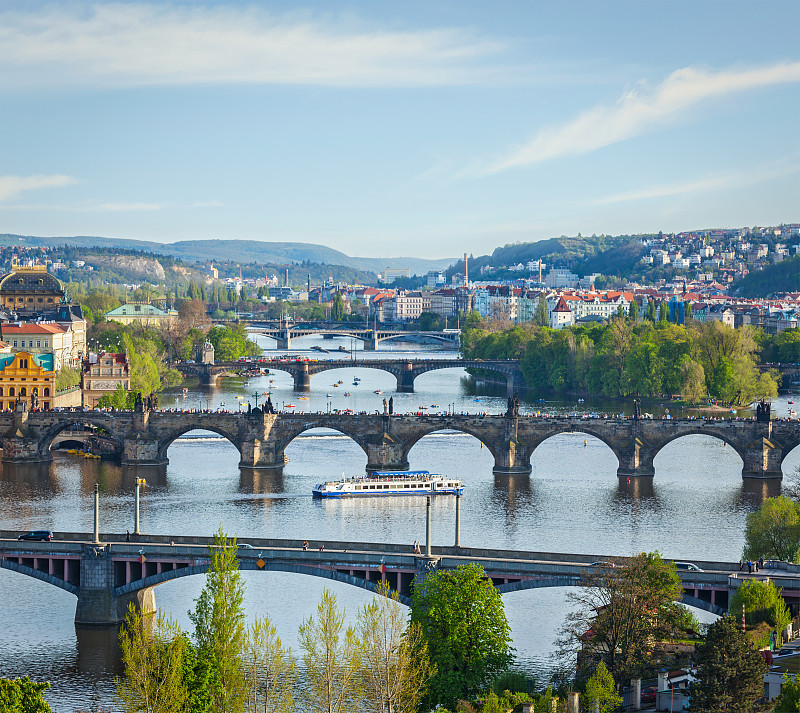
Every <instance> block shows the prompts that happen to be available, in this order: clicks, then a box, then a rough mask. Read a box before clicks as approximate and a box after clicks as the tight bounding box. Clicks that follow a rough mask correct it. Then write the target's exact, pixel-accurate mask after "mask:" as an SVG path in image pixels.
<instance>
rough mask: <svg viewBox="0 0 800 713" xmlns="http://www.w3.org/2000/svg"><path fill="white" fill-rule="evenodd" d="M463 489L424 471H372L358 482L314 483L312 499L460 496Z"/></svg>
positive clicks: (447, 479) (441, 477) (459, 484)
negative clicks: (384, 496)
mask: <svg viewBox="0 0 800 713" xmlns="http://www.w3.org/2000/svg"><path fill="white" fill-rule="evenodd" d="M463 492H464V485H463V484H462V483H461V481H460V480H456V479H455V478H446V477H445V476H443V475H437V474H436V473H429V472H428V471H427V470H409V471H397V470H375V471H372V472H371V473H370V474H369V475H365V476H362V477H360V478H342V479H341V480H334V481H328V482H327V483H318V484H317V485H315V486H314V488H313V490H312V493H313V495H314V497H315V498H349V497H370V496H378V495H461V494H462V493H463Z"/></svg>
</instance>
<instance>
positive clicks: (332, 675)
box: [298, 589, 362, 713]
mask: <svg viewBox="0 0 800 713" xmlns="http://www.w3.org/2000/svg"><path fill="white" fill-rule="evenodd" d="M298 642H299V644H300V648H301V649H302V650H303V652H304V653H303V662H304V663H305V666H306V687H305V691H304V693H305V695H306V697H307V699H308V704H309V706H310V707H311V709H312V710H314V711H317V712H318V713H349V712H350V711H353V710H357V709H358V706H359V703H360V701H361V684H362V681H361V678H362V676H361V673H362V672H361V661H362V653H361V642H360V641H359V640H358V636H357V635H356V630H355V628H353V627H352V626H348V627H347V628H346V629H345V626H344V612H343V611H340V610H339V608H338V607H337V605H336V597H335V596H334V594H333V593H332V592H331V591H330V590H328V589H326V590H325V591H323V592H322V599H321V600H320V603H319V605H318V606H317V618H316V619H315V618H314V617H313V616H310V617H309V618H308V619H307V620H306V621H304V622H303V624H302V625H301V626H300V632H299V636H298Z"/></svg>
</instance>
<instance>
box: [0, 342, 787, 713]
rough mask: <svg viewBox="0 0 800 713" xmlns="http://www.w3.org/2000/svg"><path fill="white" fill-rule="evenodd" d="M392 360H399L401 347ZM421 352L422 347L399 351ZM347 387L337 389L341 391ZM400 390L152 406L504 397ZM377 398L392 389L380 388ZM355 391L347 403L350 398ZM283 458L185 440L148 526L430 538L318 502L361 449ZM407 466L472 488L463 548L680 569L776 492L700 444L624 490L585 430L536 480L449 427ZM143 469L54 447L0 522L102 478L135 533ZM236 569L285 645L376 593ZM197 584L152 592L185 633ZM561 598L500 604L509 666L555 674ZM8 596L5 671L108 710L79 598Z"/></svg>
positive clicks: (66, 514)
mask: <svg viewBox="0 0 800 713" xmlns="http://www.w3.org/2000/svg"><path fill="white" fill-rule="evenodd" d="M349 341H350V340H342V341H341V342H339V341H336V340H334V341H333V342H331V341H329V340H325V341H322V340H319V341H314V340H312V339H309V340H306V341H305V342H301V340H297V343H296V345H295V348H294V349H293V350H292V352H293V353H297V352H299V351H300V349H301V348H302V346H303V344H304V343H305V345H306V346H309V345H311V344H314V343H316V344H320V345H321V346H324V347H326V348H330V347H331V346H332V345H333V347H334V348H335V347H336V346H337V345H338V344H339V343H342V344H345V346H348V347H349V346H350V344H349ZM264 344H269V340H264ZM401 354H402V355H403V356H405V355H406V353H401V352H399V351H398V353H397V355H401ZM414 354H419V350H417V351H415V352H413V353H410V354H408V355H410V356H413V355H414ZM444 354H447V353H444ZM367 356H373V355H367ZM374 356H375V357H380V356H383V354H382V353H381V352H379V353H377V354H374ZM324 357H325V355H321V356H320V358H324ZM330 357H338V355H335V354H331V355H330ZM354 373H356V375H358V376H360V377H361V383H360V385H359V386H353V384H352V381H353V378H352V377H353V375H354ZM270 379H272V383H270ZM339 379H341V380H342V381H343V382H344V383H343V384H341V385H339V386H338V387H337V388H334V387H333V384H334V383H335V382H336V381H338V380H339ZM394 387H395V381H394V377H392V376H391V375H390V374H386V373H383V372H380V371H376V370H370V369H362V370H359V371H358V372H354V371H352V370H346V371H332V372H325V373H323V374H319V375H317V376H314V377H312V393H310V394H308V396H309V398H308V400H301V399H298V398H297V396H298V395H296V394H294V393H293V392H292V390H291V389H292V382H291V378H290V377H289V376H288V375H285V374H280V373H279V374H278V375H277V376H274V377H269V378H267V377H259V378H256V379H253V380H251V381H250V382H249V383H244V382H243V381H242V380H241V379H225V380H223V381H222V382H221V384H220V387H219V388H217V389H213V390H211V389H209V390H205V391H202V390H200V389H199V388H196V389H191V393H190V394H189V395H187V396H186V397H182V396H180V395H178V394H172V395H166V396H165V397H164V398H163V399H162V405H164V406H172V405H178V406H183V407H186V408H190V407H202V408H206V407H207V405H208V404H209V403H210V404H211V406H212V407H215V406H217V405H219V404H220V403H224V404H225V405H226V408H228V409H231V410H236V408H238V403H239V402H242V403H245V404H246V400H247V399H248V398H249V399H250V400H251V401H252V400H253V399H254V396H253V394H256V393H257V394H258V395H259V401H261V400H262V399H263V394H264V393H265V392H269V391H271V392H272V399H273V402H274V403H276V404H277V405H281V404H282V403H292V404H294V405H295V406H296V409H297V410H298V411H301V410H313V411H316V410H321V411H324V410H325V409H326V408H327V407H328V404H329V403H330V404H331V405H332V407H333V408H345V407H347V408H353V409H355V410H367V411H372V410H375V409H380V408H381V400H382V399H383V397H384V396H387V397H388V396H389V395H394V398H395V409H396V410H397V411H399V412H402V411H405V410H417V409H418V408H419V407H421V406H426V407H428V408H429V409H430V410H437V409H441V410H444V409H446V408H448V404H455V409H456V410H457V411H472V412H475V411H487V412H492V413H495V412H499V411H502V410H504V409H505V403H506V397H505V393H498V392H496V391H495V392H488V393H486V392H485V390H484V393H482V394H479V395H476V394H475V393H473V391H474V389H473V388H471V387H470V386H469V384H468V383H467V382H466V380H465V379H464V373H463V372H461V371H459V370H452V371H451V370H447V371H437V372H431V373H428V374H425V375H423V376H421V377H420V378H418V379H417V381H416V389H417V393H415V394H394V393H393V389H394ZM375 390H383V391H384V392H385V393H384V394H383V395H377V394H374V393H373V391H375ZM348 392H349V393H350V396H345V393H348ZM328 393H330V394H331V395H332V396H331V398H327V396H326V394H328ZM236 396H240V397H242V398H241V399H237V398H236ZM790 398H791V397H790ZM580 406H581V408H584V407H585V409H586V410H588V411H592V410H604V409H606V410H609V411H618V410H620V407H619V404H613V403H611V404H609V403H595V404H581V405H580ZM544 408H546V409H547V410H549V411H554V412H564V411H572V410H575V409H576V408H578V405H577V404H575V403H560V404H559V403H550V404H547V405H546V406H545V405H542V404H528V405H524V406H523V410H540V409H544ZM777 409H778V413H779V414H784V413H786V412H787V410H788V405H787V400H786V398H784V399H783V400H782V401H780V402H779V403H778V405H777ZM584 441H586V443H585V444H584ZM286 453H287V455H288V457H289V459H290V460H289V463H288V464H287V465H286V467H285V468H284V469H283V472H277V471H246V470H240V469H239V468H238V467H237V463H238V453H237V451H236V449H235V448H234V447H233V446H232V445H231V444H229V443H228V442H227V441H225V440H224V439H222V438H220V437H218V436H217V435H216V434H209V433H202V432H192V433H189V434H187V437H185V438H181V439H179V440H178V441H176V442H175V443H174V444H173V445H172V446H171V447H170V449H169V458H170V463H169V465H168V466H167V467H166V468H163V469H151V470H149V471H148V472H147V473H146V477H147V480H148V487H147V489H146V493H145V495H144V496H143V499H142V523H143V529H144V530H145V531H148V532H152V533H167V534H168V533H191V534H205V535H209V534H211V533H212V532H213V531H215V530H216V529H217V528H218V527H219V525H222V526H223V528H224V529H225V530H226V531H227V532H228V533H230V534H235V535H240V536H246V537H296V538H305V539H337V540H341V539H345V540H346V539H349V538H352V539H353V540H354V541H380V540H385V541H389V542H407V543H411V542H413V541H414V540H421V539H424V534H425V521H424V518H425V505H424V502H423V501H422V500H420V499H416V498H415V499H409V500H404V499H386V500H385V501H382V502H379V501H370V502H365V501H359V500H355V501H314V500H312V498H311V487H312V485H313V484H314V483H316V482H318V481H319V480H321V479H323V478H328V477H334V476H339V475H341V473H343V472H345V473H348V474H353V473H360V472H363V469H364V467H365V465H366V455H365V454H364V453H363V451H362V450H361V449H360V448H359V447H358V446H357V445H356V444H355V443H354V442H352V441H351V440H350V439H348V438H347V437H345V436H342V435H340V434H337V433H336V432H332V431H321V430H320V431H313V432H308V433H307V434H306V435H304V436H302V437H300V438H298V439H296V440H295V441H294V442H293V443H292V444H291V445H290V446H289V447H288V448H287V450H286ZM410 461H411V467H412V468H420V469H427V470H431V471H436V472H440V473H443V474H447V475H451V476H454V477H459V478H461V479H462V480H464V481H465V483H466V485H467V495H466V497H465V499H464V500H463V503H462V505H463V507H462V543H463V544H464V545H467V546H471V545H472V546H494V547H509V548H519V549H534V550H554V551H560V552H577V553H584V552H585V553H598V554H599V553H602V554H608V555H612V554H616V555H628V554H633V553H636V552H639V551H642V550H654V549H658V550H660V551H661V552H662V553H664V554H665V555H667V556H672V557H676V558H680V559H689V560H690V559H692V558H697V559H710V558H714V559H724V558H729V559H734V560H735V559H737V558H738V557H739V555H740V552H741V547H742V544H743V537H742V531H743V527H744V519H745V516H746V515H747V513H749V512H751V511H752V510H753V509H755V508H757V507H758V505H759V503H760V502H761V500H762V499H763V498H764V497H766V496H770V495H775V494H777V493H778V492H779V488H780V486H779V485H776V484H774V483H753V482H743V481H742V478H741V460H740V459H739V456H737V455H736V453H735V452H734V451H733V450H732V449H730V448H725V447H724V446H723V444H722V443H721V442H719V441H716V440H714V439H711V438H707V437H703V436H694V437H687V438H684V439H680V440H678V441H674V442H673V443H671V444H670V445H669V446H667V447H666V448H665V449H664V450H663V451H662V452H661V453H659V455H658V456H657V458H656V476H655V478H654V479H653V480H652V481H647V480H644V481H641V482H639V481H633V482H631V483H628V482H627V481H626V480H619V479H618V478H617V477H616V467H617V464H616V459H615V457H614V456H613V454H612V453H611V451H610V450H608V448H607V447H606V446H605V445H604V444H602V443H601V442H600V441H597V440H595V439H593V438H591V437H586V436H584V435H582V434H563V435H559V436H555V437H553V438H551V439H549V440H547V441H545V442H544V443H543V444H542V445H541V446H540V447H539V448H538V449H537V450H536V452H535V453H534V455H533V458H532V463H533V472H532V474H531V475H530V477H524V478H508V477H499V476H498V477H496V476H494V475H493V474H492V465H493V459H492V457H491V455H490V454H489V452H488V451H487V450H486V449H483V448H481V444H480V442H479V441H478V440H477V439H475V438H473V437H471V436H468V435H462V434H457V433H447V432H444V433H437V434H432V435H430V436H427V437H425V438H423V439H422V440H420V441H419V443H417V444H416V445H415V446H414V448H413V449H412V450H411V453H410ZM798 463H800V449H797V451H795V452H794V453H793V454H791V455H790V456H789V458H787V460H786V461H785V463H784V472H789V471H790V470H793V469H794V468H796V467H797V466H798ZM137 475H141V472H139V473H134V472H132V471H131V470H129V469H123V468H121V467H119V466H116V465H114V464H111V463H105V462H98V461H91V460H89V461H87V460H83V459H79V458H75V457H72V456H68V455H66V454H61V453H58V454H56V456H55V459H54V462H53V463H52V464H51V465H49V466H45V467H35V468H30V467H28V468H20V467H17V468H12V467H10V466H7V467H4V468H3V469H2V472H0V527H2V528H6V529H12V528H13V529H19V530H25V529H38V528H51V529H54V530H76V529H77V530H83V531H86V532H89V531H91V528H92V492H93V488H94V484H95V483H96V482H97V483H99V484H100V492H101V529H107V530H117V531H120V530H124V529H126V528H130V529H132V526H133V483H134V479H135V477H137ZM454 514H455V511H454V503H453V501H452V499H448V498H441V499H435V500H434V503H433V517H434V526H433V530H434V542H435V543H440V544H449V543H451V542H452V539H453V534H454ZM244 576H245V580H246V582H247V597H246V605H247V612H248V615H249V616H251V617H252V616H256V615H259V616H261V615H264V614H269V615H270V617H272V619H273V622H274V623H275V624H276V626H277V628H278V630H279V633H280V635H281V637H282V638H283V639H284V640H285V641H287V642H289V643H290V644H292V645H294V644H295V643H296V633H297V627H298V626H299V624H300V623H301V621H302V620H303V619H304V618H306V617H308V616H309V615H310V614H311V613H312V611H313V610H314V608H315V607H316V604H317V602H318V600H319V596H320V594H321V592H322V589H323V587H324V586H329V587H331V588H332V589H333V591H334V592H335V594H336V596H337V598H338V600H339V602H340V604H341V605H343V606H344V607H346V609H347V611H348V613H349V615H350V616H352V617H355V614H356V612H357V611H358V608H359V607H360V606H362V605H363V604H364V603H365V602H366V601H368V598H369V595H368V594H367V593H365V592H364V591H362V590H360V589H356V588H353V587H349V586H348V585H344V584H339V583H335V582H333V583H331V582H327V581H323V580H318V579H316V578H313V577H304V576H301V575H292V574H285V573H272V572H268V573H255V572H251V573H245V575H244ZM202 585H203V578H202V577H191V578H187V579H183V580H180V581H178V582H173V583H169V584H164V585H161V586H160V587H158V589H157V590H156V599H157V601H158V604H159V606H160V607H161V608H162V609H163V610H164V611H166V612H168V613H170V614H171V615H172V616H174V617H175V618H176V619H177V620H178V621H179V622H180V623H181V624H182V625H183V626H184V627H185V628H187V629H188V628H189V620H188V617H187V616H186V612H187V610H188V609H189V608H191V607H192V605H193V600H194V599H195V598H196V597H197V595H198V594H199V591H200V589H201V587H202ZM565 594H566V592H565V590H564V589H550V590H529V591H527V592H520V593H514V594H508V595H505V596H504V601H505V605H506V612H507V614H508V616H509V619H510V621H511V625H512V628H513V635H514V645H515V646H516V649H517V654H518V658H519V660H520V663H521V664H522V665H523V666H525V667H527V668H529V669H531V670H533V671H536V672H544V671H545V670H546V669H547V667H548V665H549V661H548V656H549V654H550V652H551V650H552V641H553V638H554V635H555V631H556V629H557V628H558V626H559V624H560V623H561V621H562V620H563V617H564V614H565V613H566V611H567V605H566V601H565ZM0 603H1V604H2V606H0V676H4V677H11V676H17V675H24V674H30V675H31V676H32V677H34V678H35V679H39V680H49V681H51V682H52V684H53V688H52V689H51V691H50V694H49V696H48V697H49V700H50V701H51V704H52V705H53V706H54V708H55V709H56V710H57V711H59V712H60V713H63V712H69V711H76V710H78V709H81V708H85V709H90V708H91V707H93V706H97V705H103V706H109V707H111V706H112V705H113V679H114V676H115V675H119V673H120V667H119V661H118V657H117V651H116V645H115V633H114V632H104V631H92V630H89V631H86V630H78V631H76V629H75V627H74V625H73V617H74V613H75V598H74V597H73V596H72V595H70V594H67V593H66V592H63V591H61V590H58V589H56V588H54V587H51V586H49V585H46V584H42V583H40V582H37V581H35V580H33V579H30V578H28V577H22V576H20V575H17V574H14V573H11V572H8V571H5V570H3V571H0Z"/></svg>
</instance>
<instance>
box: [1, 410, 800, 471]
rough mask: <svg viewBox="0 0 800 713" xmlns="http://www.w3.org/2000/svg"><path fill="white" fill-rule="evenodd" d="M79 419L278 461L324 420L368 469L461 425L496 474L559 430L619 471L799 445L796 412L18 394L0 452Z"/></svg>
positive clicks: (12, 454) (773, 460) (775, 456)
mask: <svg viewBox="0 0 800 713" xmlns="http://www.w3.org/2000/svg"><path fill="white" fill-rule="evenodd" d="M80 424H84V425H85V424H88V425H90V426H93V427H95V428H99V429H102V430H103V431H104V432H105V435H104V442H105V444H106V446H107V447H108V451H109V455H115V456H116V457H118V458H119V460H120V461H121V462H122V464H123V465H134V466H150V465H164V464H166V463H168V459H167V450H168V448H169V446H170V444H171V443H172V442H173V441H174V440H175V439H176V438H178V437H179V436H181V435H183V434H184V433H187V432H189V431H193V430H198V429H199V430H208V431H212V432H214V433H218V434H219V435H221V436H223V437H225V438H227V439H228V440H229V441H230V442H231V443H232V444H233V445H234V446H235V447H236V448H237V450H238V451H239V453H240V461H239V465H240V466H241V467H243V468H282V467H283V466H284V465H285V463H286V461H287V459H286V455H285V449H286V447H287V446H288V445H289V444H290V443H291V442H292V441H293V440H294V439H295V438H297V437H298V436H299V435H300V434H302V433H304V432H305V431H308V430H310V429H314V428H329V429H333V430H336V431H339V432H340V433H343V434H344V435H346V436H349V437H350V438H352V439H353V440H354V441H355V442H356V443H357V444H358V445H359V446H360V447H361V448H362V449H363V450H364V452H365V453H366V455H367V469H368V470H406V469H408V467H409V461H408V456H409V452H410V450H411V448H413V446H414V444H416V443H417V442H418V441H419V440H420V439H421V438H423V437H424V436H426V435H429V434H431V433H436V432H437V431H444V430H452V431H460V432H463V433H468V434H470V435H472V436H474V437H475V438H477V439H478V440H480V441H481V442H482V443H483V444H484V446H485V447H486V448H487V449H488V450H489V452H491V454H492V455H493V456H494V460H495V464H494V472H495V473H497V474H509V475H514V474H521V475H525V474H528V473H530V471H531V455H532V454H533V452H534V450H535V449H536V448H537V447H538V446H539V445H540V444H541V443H542V442H544V441H545V440H546V439H548V438H550V437H551V436H555V435H557V434H560V433H584V434H587V435H590V436H594V437H595V438H598V439H599V440H601V441H602V442H603V443H605V444H606V445H607V446H608V447H609V448H610V449H611V451H612V452H613V453H614V455H615V456H616V457H617V461H618V464H619V465H618V468H617V475H618V476H620V477H628V478H630V477H642V476H644V477H650V476H653V475H654V474H655V465H654V460H655V457H656V455H657V454H658V453H659V451H660V450H661V449H662V448H664V447H665V446H666V445H668V444H669V443H671V442H672V441H674V440H676V439H678V438H682V437H684V436H690V435H697V434H702V435H707V436H713V437H715V438H718V439H720V440H722V441H724V442H725V443H726V444H728V445H729V446H730V447H732V448H733V449H734V450H735V451H736V453H738V455H739V456H740V457H741V459H742V463H743V467H742V476H743V477H746V478H782V477H783V473H782V470H781V464H782V462H783V459H784V458H785V457H786V455H787V454H788V453H789V452H790V451H792V450H793V449H794V448H796V447H797V446H798V445H800V422H798V421H789V420H774V421H770V422H768V423H762V422H758V421H755V420H738V419H720V420H715V419H708V420H706V419H641V420H640V419H633V418H586V417H580V416H560V417H552V418H550V417H537V416H516V417H515V416H511V417H509V416H505V415H482V414H430V415H428V414H393V415H388V414H379V413H374V414H368V413H358V414H334V413H277V414H267V413H264V412H262V411H261V410H260V409H254V410H253V411H252V413H227V412H223V413H220V412H215V411H211V412H200V411H159V410H155V411H145V412H133V411H79V410H75V411H35V412H31V411H28V410H27V408H25V406H24V404H19V405H18V406H17V408H16V409H15V410H14V411H6V412H0V437H1V438H2V447H3V462H5V463H36V462H46V461H49V460H51V459H52V453H51V451H50V446H51V444H52V443H53V441H54V440H55V439H56V437H57V436H58V435H59V434H60V433H61V432H62V431H64V430H65V429H67V428H70V427H74V426H75V425H80Z"/></svg>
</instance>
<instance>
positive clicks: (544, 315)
mask: <svg viewBox="0 0 800 713" xmlns="http://www.w3.org/2000/svg"><path fill="white" fill-rule="evenodd" d="M533 323H534V324H535V325H537V326H538V327H549V326H550V308H549V307H548V306H547V300H546V299H545V297H544V292H542V294H540V295H539V299H538V301H537V302H536V312H535V314H534V315H533Z"/></svg>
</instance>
